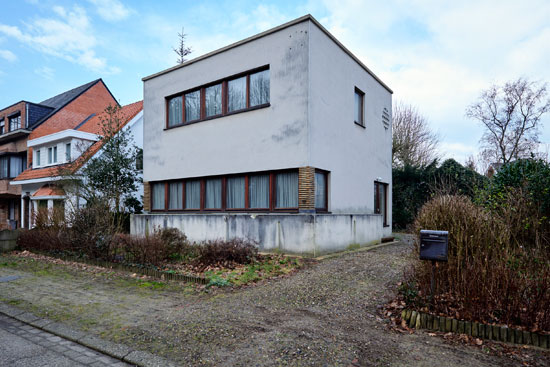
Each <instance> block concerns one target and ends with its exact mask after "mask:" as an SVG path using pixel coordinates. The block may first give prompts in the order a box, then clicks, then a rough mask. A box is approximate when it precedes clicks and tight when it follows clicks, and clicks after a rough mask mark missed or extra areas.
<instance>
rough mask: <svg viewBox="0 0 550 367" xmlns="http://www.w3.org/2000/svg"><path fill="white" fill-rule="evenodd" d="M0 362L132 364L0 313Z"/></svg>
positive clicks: (24, 365)
mask: <svg viewBox="0 0 550 367" xmlns="http://www.w3.org/2000/svg"><path fill="white" fill-rule="evenodd" d="M0 366H13V367H35V366H48V367H49V366H59V367H62V366H67V367H73V366H74V367H80V366H94V367H96V366H97V367H103V366H117V367H118V366H131V365H129V364H127V363H124V362H121V361H120V360H118V359H114V358H112V357H109V356H106V355H104V354H101V353H99V352H96V351H94V350H92V349H89V348H86V347H84V346H82V345H80V344H77V343H74V342H72V341H70V340H67V339H63V338H61V337H59V336H55V335H53V334H50V333H48V332H46V331H44V330H40V329H37V328H35V327H33V326H30V325H27V324H24V323H22V322H21V321H18V320H15V319H13V318H11V317H8V316H5V315H2V314H0Z"/></svg>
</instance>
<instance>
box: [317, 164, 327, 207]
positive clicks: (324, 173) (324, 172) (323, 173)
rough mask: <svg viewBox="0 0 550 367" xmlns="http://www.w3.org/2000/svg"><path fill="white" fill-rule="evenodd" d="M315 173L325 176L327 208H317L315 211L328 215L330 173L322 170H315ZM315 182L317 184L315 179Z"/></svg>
mask: <svg viewBox="0 0 550 367" xmlns="http://www.w3.org/2000/svg"><path fill="white" fill-rule="evenodd" d="M315 173H321V174H322V175H323V176H325V207H324V208H317V207H315V211H316V212H321V213H328V173H329V172H328V171H325V170H322V169H315ZM313 181H314V182H315V178H314V179H313ZM315 189H316V188H315Z"/></svg>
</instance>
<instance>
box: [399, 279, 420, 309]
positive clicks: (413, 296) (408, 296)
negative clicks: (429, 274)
mask: <svg viewBox="0 0 550 367" xmlns="http://www.w3.org/2000/svg"><path fill="white" fill-rule="evenodd" d="M397 291H398V293H399V294H400V295H401V297H403V300H404V301H405V303H406V304H407V305H411V306H414V305H416V304H417V303H418V288H417V287H416V284H415V282H414V281H410V280H409V281H406V282H403V283H401V284H400V285H399V288H398V289H397Z"/></svg>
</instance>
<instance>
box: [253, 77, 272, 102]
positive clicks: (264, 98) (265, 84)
mask: <svg viewBox="0 0 550 367" xmlns="http://www.w3.org/2000/svg"><path fill="white" fill-rule="evenodd" d="M266 103H269V70H264V71H260V72H259V73H254V74H250V107H254V106H259V105H262V104H266Z"/></svg>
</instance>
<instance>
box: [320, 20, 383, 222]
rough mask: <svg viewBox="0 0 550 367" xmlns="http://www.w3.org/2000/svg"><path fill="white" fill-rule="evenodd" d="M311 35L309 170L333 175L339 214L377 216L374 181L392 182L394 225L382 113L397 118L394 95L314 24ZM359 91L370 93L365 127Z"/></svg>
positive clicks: (332, 206) (332, 194)
mask: <svg viewBox="0 0 550 367" xmlns="http://www.w3.org/2000/svg"><path fill="white" fill-rule="evenodd" d="M309 35H310V57H309V65H310V67H309V73H310V78H309V80H310V84H309V88H310V90H309V96H310V98H309V122H310V128H309V133H310V137H309V139H310V142H311V144H310V145H309V157H310V158H309V165H311V166H313V167H316V168H321V169H325V170H327V171H330V172H331V173H330V180H329V181H330V185H329V210H330V211H332V212H333V213H373V212H374V181H375V180H377V178H380V181H381V182H384V183H388V184H389V190H388V191H389V193H388V221H389V223H391V182H392V181H391V179H392V177H391V175H392V170H391V146H392V137H391V126H390V127H389V128H388V129H385V128H384V125H383V123H382V111H383V109H384V107H385V108H387V110H388V111H389V112H390V114H391V110H392V95H391V93H390V92H389V91H388V90H387V89H386V88H384V87H383V86H382V85H381V84H380V83H378V82H377V81H376V80H375V79H374V78H373V77H372V76H371V75H370V74H369V73H368V72H367V71H365V69H363V68H362V67H361V66H360V65H359V64H358V63H357V62H355V61H354V60H353V59H352V58H351V57H350V56H349V55H348V54H347V53H346V52H344V51H343V50H342V49H341V48H340V47H339V46H338V45H337V44H336V43H335V42H334V41H332V40H331V39H330V38H329V37H328V36H327V35H326V34H325V33H324V32H322V31H321V30H320V29H319V28H318V27H316V26H315V25H314V24H313V23H310V32H309ZM355 87H357V88H359V89H360V90H361V91H363V92H364V93H365V96H364V120H365V128H363V127H361V126H359V125H357V124H355V123H354V94H355ZM387 231H388V232H389V231H390V230H389V229H388V230H387ZM389 233H391V232H389Z"/></svg>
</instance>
